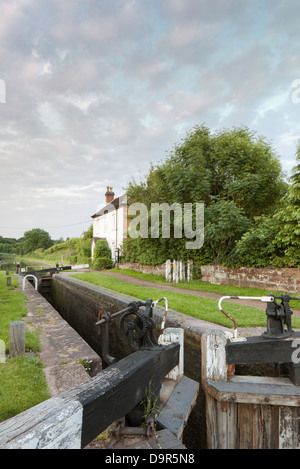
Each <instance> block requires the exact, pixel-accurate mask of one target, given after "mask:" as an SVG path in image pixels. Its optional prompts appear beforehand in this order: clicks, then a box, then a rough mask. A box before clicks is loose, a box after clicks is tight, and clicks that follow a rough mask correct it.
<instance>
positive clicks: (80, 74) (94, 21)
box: [0, 0, 300, 240]
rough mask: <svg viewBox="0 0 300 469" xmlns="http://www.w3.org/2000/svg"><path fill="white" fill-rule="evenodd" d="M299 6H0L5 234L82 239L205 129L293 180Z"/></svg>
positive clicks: (100, 2) (58, 2)
mask: <svg viewBox="0 0 300 469" xmlns="http://www.w3.org/2000/svg"><path fill="white" fill-rule="evenodd" d="M299 17H300V2H299V0H210V1H208V0H68V1H67V0H0V235H1V236H4V237H13V238H17V239H19V238H20V237H22V236H23V234H24V232H25V231H28V230H30V229H33V228H41V229H44V230H46V231H47V232H48V233H49V234H50V236H51V238H52V239H54V240H56V239H60V238H63V239H66V238H67V237H74V236H80V235H81V234H82V233H83V232H84V231H85V230H87V229H88V228H89V226H90V225H91V223H92V219H91V216H92V215H93V214H94V213H95V212H96V211H97V210H98V209H99V208H101V207H102V206H103V205H104V204H105V197H104V194H105V191H106V187H107V186H111V187H113V190H114V192H115V194H116V196H119V195H121V194H123V193H124V190H125V188H126V187H127V185H128V184H129V183H130V181H132V180H136V181H140V180H143V178H144V177H145V176H146V174H147V173H148V171H149V169H150V166H151V164H154V165H156V164H158V163H160V162H161V161H163V160H164V159H165V158H166V157H167V155H168V153H169V152H170V151H171V150H172V148H174V145H176V144H179V143H180V142H181V141H182V139H184V138H185V136H186V135H187V132H189V131H191V130H192V129H193V128H194V127H195V126H196V125H201V124H205V125H206V126H208V127H209V128H210V129H211V131H212V132H214V131H218V130H220V129H223V128H226V129H230V128H233V127H235V126H241V125H244V126H247V127H248V128H249V129H250V130H253V131H256V132H257V133H258V135H262V136H263V137H265V138H266V139H267V141H269V142H270V143H271V144H272V146H273V148H274V151H275V152H276V153H277V154H278V156H279V158H280V161H281V164H282V167H283V170H284V172H285V173H286V174H287V175H289V174H290V171H291V169H292V168H293V167H294V166H295V164H296V159H295V153H296V145H297V142H298V140H299V138H300V119H299V116H300V41H299V30H300V23H299Z"/></svg>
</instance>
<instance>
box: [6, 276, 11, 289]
mask: <svg viewBox="0 0 300 469" xmlns="http://www.w3.org/2000/svg"><path fill="white" fill-rule="evenodd" d="M6 286H7V287H10V286H11V277H6Z"/></svg>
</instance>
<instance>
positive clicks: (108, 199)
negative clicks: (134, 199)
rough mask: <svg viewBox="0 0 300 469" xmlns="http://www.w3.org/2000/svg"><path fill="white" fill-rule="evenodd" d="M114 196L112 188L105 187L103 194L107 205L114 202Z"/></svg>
mask: <svg viewBox="0 0 300 469" xmlns="http://www.w3.org/2000/svg"><path fill="white" fill-rule="evenodd" d="M114 198H115V194H114V192H113V188H112V187H109V186H107V187H106V193H105V202H106V203H107V204H109V203H110V202H111V201H112V200H114Z"/></svg>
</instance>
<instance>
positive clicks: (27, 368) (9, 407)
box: [0, 271, 50, 422]
mask: <svg viewBox="0 0 300 469" xmlns="http://www.w3.org/2000/svg"><path fill="white" fill-rule="evenodd" d="M16 286H17V281H16V279H15V278H14V277H12V286H11V287H7V286H6V275H5V273H4V272H1V271H0V340H3V341H4V342H5V349H6V353H8V352H9V328H10V322H13V321H22V320H24V318H25V317H26V315H27V309H26V306H25V302H26V296H25V295H24V294H23V293H22V292H20V291H16V290H15V287H16ZM25 349H26V352H31V353H30V354H29V353H27V354H26V355H25V356H24V357H16V358H6V360H5V363H0V422H1V421H3V420H7V419H8V418H10V417H13V416H14V415H16V414H19V413H20V412H23V411H24V410H26V409H28V408H29V407H32V406H34V405H36V404H38V403H40V402H42V401H44V400H45V399H48V398H49V397H50V395H49V392H48V386H47V382H46V378H45V374H44V372H43V366H42V362H41V361H40V360H39V358H38V353H39V350H40V341H39V337H38V333H37V332H29V331H26V334H25Z"/></svg>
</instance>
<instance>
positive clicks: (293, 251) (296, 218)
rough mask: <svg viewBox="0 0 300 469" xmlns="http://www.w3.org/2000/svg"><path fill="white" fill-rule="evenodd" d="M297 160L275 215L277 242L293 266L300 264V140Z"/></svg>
mask: <svg viewBox="0 0 300 469" xmlns="http://www.w3.org/2000/svg"><path fill="white" fill-rule="evenodd" d="M296 160H297V162H298V164H297V165H296V166H295V168H293V171H292V176H291V178H290V182H291V185H290V186H289V191H288V194H287V195H286V196H285V197H284V198H283V201H282V208H281V209H280V210H278V211H277V212H276V214H275V216H274V218H275V220H276V222H277V235H276V237H275V244H276V245H277V246H278V247H280V248H282V249H284V253H285V256H284V257H285V263H286V264H287V265H290V266H292V267H299V266H300V141H299V142H298V144H297V153H296Z"/></svg>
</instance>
